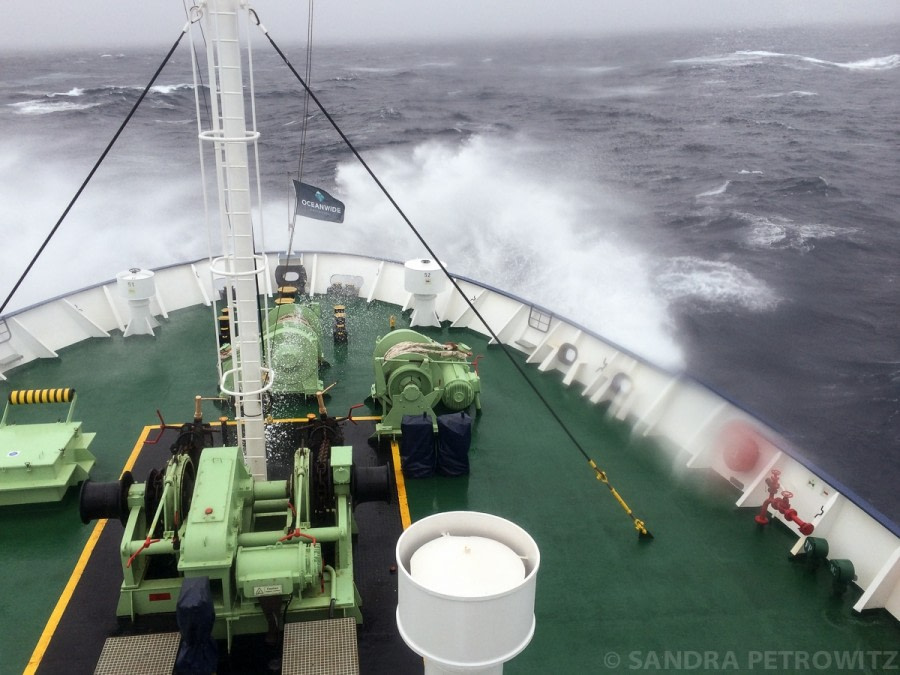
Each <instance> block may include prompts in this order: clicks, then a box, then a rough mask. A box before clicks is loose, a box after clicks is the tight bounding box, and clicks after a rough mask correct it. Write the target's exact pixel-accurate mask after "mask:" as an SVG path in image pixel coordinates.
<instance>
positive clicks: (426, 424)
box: [400, 413, 435, 478]
mask: <svg viewBox="0 0 900 675" xmlns="http://www.w3.org/2000/svg"><path fill="white" fill-rule="evenodd" d="M400 431H401V432H402V436H401V437H400V459H401V460H402V464H403V475H404V476H406V477H407V478H428V477H429V476H431V475H433V474H434V464H435V448H434V425H433V424H432V422H431V417H429V416H428V414H427V413H422V414H421V415H404V416H403V422H402V423H401V424H400Z"/></svg>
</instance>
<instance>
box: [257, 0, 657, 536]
mask: <svg viewBox="0 0 900 675" xmlns="http://www.w3.org/2000/svg"><path fill="white" fill-rule="evenodd" d="M248 11H250V12H251V13H252V14H253V16H254V18H255V20H256V25H257V26H259V28H260V30H261V31H262V32H263V34H264V35H265V36H266V38H267V39H268V40H269V43H270V44H271V45H272V47H273V48H274V49H275V51H276V52H277V53H278V55H279V56H280V57H281V60H282V61H284V63H285V65H286V66H287V67H288V68H289V69H290V71H291V72H292V73H293V74H294V77H296V78H297V80H298V81H299V82H300V84H301V85H302V86H303V88H304V89H305V90H306V93H307V95H308V96H309V98H311V99H312V100H313V102H314V103H315V104H316V106H317V107H318V108H319V110H320V111H321V112H322V114H323V115H324V116H325V118H326V119H327V120H328V122H329V123H330V124H331V126H332V128H333V129H334V130H335V131H336V132H337V134H338V135H339V136H340V137H341V140H342V141H344V143H345V144H346V145H347V147H348V148H349V149H350V151H351V152H352V153H353V155H354V156H355V157H356V159H357V160H358V161H359V163H360V164H361V165H362V167H363V168H364V169H365V170H366V172H367V173H368V174H369V176H370V177H371V178H372V180H373V181H375V184H376V185H377V186H378V188H379V189H380V190H381V192H382V193H383V194H384V196H385V197H386V198H387V199H388V201H389V202H390V203H391V205H392V206H393V207H394V209H395V210H396V211H397V213H398V214H399V215H400V217H401V218H402V219H403V221H404V222H405V223H406V225H407V226H408V227H409V229H410V230H411V231H412V233H413V234H414V235H415V236H416V238H417V239H418V240H419V242H420V243H421V244H422V246H424V247H425V250H426V251H428V254H429V255H430V256H431V259H432V260H434V261H435V262H436V263H437V264H438V266H439V267H440V268H441V271H442V272H443V273H444V275H445V276H446V277H447V278H448V279H449V280H450V283H451V284H453V287H454V288H455V289H456V291H457V293H459V295H460V297H462V298H463V299H464V300H465V302H466V304H467V305H468V306H469V309H471V310H472V312H473V313H474V314H475V316H476V317H477V318H478V320H479V321H481V323H482V324H484V327H485V328H486V329H487V331H488V333H489V334H490V336H491V338H492V339H493V340H494V342H496V343H497V345H499V346H500V348H501V349H502V350H503V353H504V354H505V355H506V357H507V358H508V359H509V361H510V363H512V365H513V366H514V367H515V369H516V370H517V371H518V372H519V374H520V375H521V376H522V378H523V379H524V380H525V381H526V382H527V383H528V386H529V387H530V388H531V391H532V392H534V394H535V396H537V397H538V399H539V400H540V401H541V403H542V404H543V405H544V407H545V408H546V409H547V411H548V412H549V413H550V415H551V417H553V419H554V420H555V421H556V423H557V424H558V425H559V427H560V428H561V429H562V431H563V433H565V435H566V436H568V438H569V440H570V441H571V442H572V444H573V445H574V446H575V448H576V449H577V450H578V451H579V452H580V453H581V455H582V456H583V457H584V459H585V460H587V462H588V466H590V468H591V469H592V470H593V471H594V475H595V477H596V478H597V480H599V481H600V482H602V483H603V484H604V485H606V487H607V488H609V491H610V493H611V494H612V496H613V497H614V498H615V500H616V501H617V502H618V503H619V505H620V506H621V507H622V508H623V509H624V511H625V513H626V514H627V515H628V516H629V517H630V518H631V520H632V523H633V524H634V527H635V529H636V530H637V531H638V535H639V536H640V537H641V538H648V539H650V538H652V537H653V535H652V534H650V531H649V530H648V529H647V526H646V524H645V523H644V521H643V520H641V519H640V518H638V517H637V516H635V515H634V512H633V511H632V510H631V509H630V508H629V506H628V504H626V503H625V500H624V499H622V496H621V495H620V494H619V493H618V491H616V489H615V488H614V487H613V486H612V484H611V483H610V482H609V477H608V476H607V474H606V472H605V471H603V470H602V469H600V467H598V466H597V463H596V462H595V461H594V460H593V459H592V458H591V456H590V455H589V454H588V453H587V451H586V450H585V449H584V447H582V445H581V443H579V442H578V439H576V438H575V435H574V434H573V433H572V430H571V429H569V427H568V426H567V425H566V423H565V422H564V421H563V420H562V418H561V417H560V416H559V415H558V414H557V413H556V411H555V410H554V409H553V407H552V406H551V405H550V402H549V401H548V400H547V399H546V398H545V397H544V395H543V394H541V392H540V391H539V390H538V388H537V386H536V385H535V384H534V383H533V382H532V381H531V378H529V377H528V375H527V373H526V372H525V370H524V368H523V367H522V366H521V365H520V364H519V363H518V361H516V359H515V357H514V356H513V354H512V352H511V351H510V350H509V347H508V346H507V345H505V344H504V343H503V342H502V341H501V340H500V338H499V337H498V336H497V334H496V333H495V332H494V329H493V328H491V326H490V324H488V322H487V321H486V320H485V319H484V317H483V316H482V315H481V312H479V311H478V309H477V308H476V307H475V304H474V303H473V302H472V300H470V299H469V297H468V295H466V294H465V293H464V292H463V290H462V288H460V286H459V284H458V283H457V281H456V279H454V278H453V277H452V276H451V275H450V272H448V271H447V268H446V267H444V263H442V262H441V259H440V258H439V257H438V256H437V255H436V254H435V252H434V251H433V250H432V249H431V246H429V245H428V242H427V241H425V239H424V237H422V235H421V234H420V233H419V231H418V230H417V229H416V227H415V225H413V224H412V222H411V221H410V219H409V218H408V217H407V216H406V214H405V213H404V212H403V209H401V208H400V205H399V204H398V203H397V202H396V201H395V200H394V198H393V197H392V196H391V193H390V192H388V190H387V188H386V187H385V186H384V185H383V184H382V182H381V181H380V180H379V179H378V176H376V175H375V172H374V171H373V170H372V169H371V168H370V167H369V165H368V164H367V163H366V161H365V160H364V159H363V157H362V155H360V153H359V151H358V150H357V149H356V147H355V146H354V145H353V143H352V142H351V141H350V139H349V138H348V137H347V135H346V134H345V133H344V132H343V130H342V129H341V128H340V126H339V125H338V123H337V122H336V121H335V120H334V118H333V117H332V116H331V115H330V114H329V113H328V111H327V110H326V109H325V107H324V106H323V105H322V103H321V102H320V101H319V99H318V97H317V96H316V95H315V93H314V92H313V91H312V89H310V87H309V85H308V84H307V83H306V81H305V80H304V79H303V78H302V77H301V76H300V74H299V73H298V72H297V70H296V68H294V66H293V64H292V63H291V62H290V60H289V59H288V58H287V56H285V54H284V52H283V51H281V48H280V47H279V46H278V45H277V44H276V43H275V40H274V39H273V38H272V36H271V35H269V31H268V30H267V29H266V27H265V26H263V25H262V23H261V22H260V20H259V15H258V14H257V13H256V11H255V10H253V9H249V10H248Z"/></svg>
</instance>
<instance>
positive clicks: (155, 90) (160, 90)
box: [141, 84, 194, 94]
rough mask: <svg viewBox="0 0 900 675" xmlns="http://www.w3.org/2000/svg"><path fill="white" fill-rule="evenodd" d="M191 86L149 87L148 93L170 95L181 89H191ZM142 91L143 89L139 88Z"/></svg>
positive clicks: (162, 85)
mask: <svg viewBox="0 0 900 675" xmlns="http://www.w3.org/2000/svg"><path fill="white" fill-rule="evenodd" d="M193 88H194V85H192V84H157V85H154V86H152V87H150V91H152V92H153V93H154V94H171V93H173V92H176V91H179V90H181V89H193ZM141 89H143V87H141Z"/></svg>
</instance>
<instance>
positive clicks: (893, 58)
mask: <svg viewBox="0 0 900 675" xmlns="http://www.w3.org/2000/svg"><path fill="white" fill-rule="evenodd" d="M775 59H777V60H783V61H785V62H791V61H794V62H802V63H812V64H815V65H820V66H827V67H832V68H844V69H846V70H892V69H894V68H897V67H898V66H900V54H890V55H889V56H875V57H872V58H869V59H862V60H860V61H849V62H846V63H842V62H838V61H827V60H825V59H817V58H815V57H812V56H803V55H800V54H782V53H780V52H768V51H751V50H741V51H736V52H732V53H730V54H719V55H715V56H696V57H692V58H688V59H674V60H672V61H670V63H674V64H721V65H724V66H751V65H756V64H759V63H765V62H766V61H769V60H775Z"/></svg>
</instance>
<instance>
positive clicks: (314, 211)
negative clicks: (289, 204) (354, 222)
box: [294, 180, 344, 223]
mask: <svg viewBox="0 0 900 675" xmlns="http://www.w3.org/2000/svg"><path fill="white" fill-rule="evenodd" d="M294 191H295V192H296V193H297V215H298V216H306V217H307V218H316V219H317V220H328V221H330V222H332V223H343V222H344V202H342V201H340V200H338V199H335V198H334V197H332V196H331V195H330V194H328V193H327V192H325V190H323V189H322V188H317V187H316V186H315V185H309V184H307V183H301V182H300V181H299V180H295V181H294Z"/></svg>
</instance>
